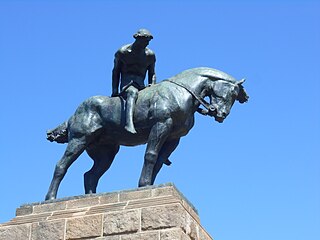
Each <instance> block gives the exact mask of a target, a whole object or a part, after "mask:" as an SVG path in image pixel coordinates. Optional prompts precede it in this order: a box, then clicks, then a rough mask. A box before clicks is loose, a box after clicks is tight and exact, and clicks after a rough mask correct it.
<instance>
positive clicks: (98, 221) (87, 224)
mask: <svg viewBox="0 0 320 240" xmlns="http://www.w3.org/2000/svg"><path fill="white" fill-rule="evenodd" d="M99 236H102V214H100V215H92V216H85V217H78V218H71V219H68V220H67V230H66V240H67V239H81V238H93V237H99Z"/></svg>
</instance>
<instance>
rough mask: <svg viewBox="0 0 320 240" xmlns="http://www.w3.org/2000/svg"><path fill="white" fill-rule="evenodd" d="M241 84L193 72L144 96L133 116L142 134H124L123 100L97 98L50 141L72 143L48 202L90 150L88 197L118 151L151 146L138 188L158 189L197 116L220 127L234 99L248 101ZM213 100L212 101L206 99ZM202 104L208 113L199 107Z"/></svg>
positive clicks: (154, 87)
mask: <svg viewBox="0 0 320 240" xmlns="http://www.w3.org/2000/svg"><path fill="white" fill-rule="evenodd" d="M243 82H244V80H242V81H236V79H235V78H233V77H232V76H230V75H228V74H226V73H224V72H221V71H219V70H216V69H212V68H204V67H202V68H193V69H189V70H186V71H183V72H182V73H180V74H177V75H176V76H174V77H171V78H169V79H166V80H163V81H162V82H160V83H158V84H155V85H152V86H151V87H147V88H145V89H143V90H141V91H140V92H139V96H138V99H137V102H136V106H135V111H134V124H135V128H136V131H137V133H136V134H132V133H130V132H128V131H126V130H125V129H124V121H125V116H124V114H125V111H124V101H125V100H124V99H123V98H122V97H121V96H118V97H107V96H94V97H91V98H89V99H87V100H85V101H84V102H83V103H82V104H81V105H80V106H79V107H78V108H77V110H76V111H75V113H74V114H73V115H72V116H71V117H70V119H69V120H68V121H66V122H64V123H62V124H61V125H59V126H58V127H57V128H55V129H53V130H50V131H48V132H47V139H48V140H49V141H51V142H52V141H55V142H58V143H68V145H67V148H66V150H65V152H64V154H63V156H62V158H61V160H60V161H58V163H57V165H56V167H55V170H54V175H53V179H52V181H51V184H50V187H49V190H48V193H47V195H46V198H45V199H46V200H50V199H55V198H56V196H57V192H58V188H59V185H60V183H61V181H62V179H63V177H64V176H65V174H66V172H67V170H68V168H69V167H70V165H71V164H72V163H73V162H74V161H75V160H76V159H77V158H78V157H79V156H80V155H81V154H82V153H83V151H87V153H88V155H89V156H90V157H91V158H92V159H93V161H94V164H93V167H92V168H91V169H90V170H89V171H88V172H86V173H85V174H84V185H85V193H86V194H90V193H96V188H97V185H98V181H99V179H100V177H101V176H102V175H103V174H104V173H105V172H106V171H107V170H108V169H109V167H110V165H111V163H112V162H113V159H114V157H115V156H116V154H117V153H118V151H119V146H120V145H123V146H136V145H140V144H145V143H147V148H146V151H145V155H144V164H143V168H142V172H141V176H140V179H139V187H142V186H147V185H153V183H154V181H155V178H156V176H157V174H158V172H159V171H160V169H161V167H162V166H163V164H167V165H169V164H170V163H171V162H170V161H169V156H170V154H171V153H172V152H173V151H174V150H175V149H176V147H177V146H178V144H179V140H180V138H181V137H183V136H185V135H187V134H188V132H189V131H190V129H191V128H192V127H193V125H194V113H195V112H197V111H198V112H199V113H201V114H203V115H208V116H212V117H214V118H215V120H216V121H218V122H220V123H221V122H223V120H224V119H225V118H226V117H227V116H228V114H229V112H230V110H231V107H232V105H233V104H234V102H235V100H237V101H239V102H240V103H244V102H246V101H247V100H248V98H249V96H248V95H247V93H246V91H245V89H244V88H243V86H242V83H243ZM205 97H208V99H209V100H210V102H207V101H206V100H205ZM200 105H202V106H203V107H204V108H205V109H202V108H200Z"/></svg>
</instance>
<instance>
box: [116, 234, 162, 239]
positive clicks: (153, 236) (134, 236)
mask: <svg viewBox="0 0 320 240" xmlns="http://www.w3.org/2000/svg"><path fill="white" fill-rule="evenodd" d="M121 240H159V232H146V233H136V234H130V235H124V236H121Z"/></svg>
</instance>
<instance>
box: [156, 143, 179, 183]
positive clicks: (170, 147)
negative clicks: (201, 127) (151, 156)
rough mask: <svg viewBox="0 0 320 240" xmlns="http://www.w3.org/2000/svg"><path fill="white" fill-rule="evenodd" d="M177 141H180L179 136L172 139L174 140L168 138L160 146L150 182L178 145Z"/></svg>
mask: <svg viewBox="0 0 320 240" xmlns="http://www.w3.org/2000/svg"><path fill="white" fill-rule="evenodd" d="M179 141H180V138H178V139H174V140H170V141H166V142H165V143H164V144H163V146H162V148H161V150H160V153H159V157H158V160H157V163H156V165H155V167H154V170H153V174H152V182H151V184H153V183H154V181H155V179H156V177H157V174H158V173H159V171H160V169H161V167H162V165H163V163H164V162H165V161H166V160H167V159H168V158H169V157H170V155H171V153H172V152H173V151H174V150H175V149H176V148H177V146H178V145H179Z"/></svg>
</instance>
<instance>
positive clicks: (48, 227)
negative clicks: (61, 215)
mask: <svg viewBox="0 0 320 240" xmlns="http://www.w3.org/2000/svg"><path fill="white" fill-rule="evenodd" d="M64 227H65V220H59V221H50V222H39V223H33V224H32V229H31V240H44V239H50V240H63V239H64ZM18 239H19V238H18ZM19 240H20V239H19Z"/></svg>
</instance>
